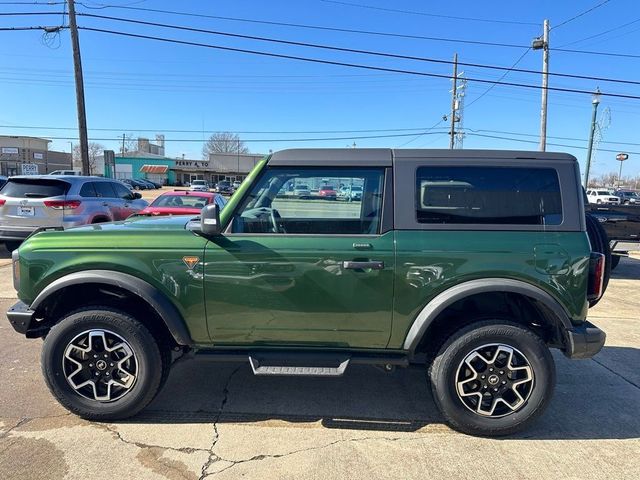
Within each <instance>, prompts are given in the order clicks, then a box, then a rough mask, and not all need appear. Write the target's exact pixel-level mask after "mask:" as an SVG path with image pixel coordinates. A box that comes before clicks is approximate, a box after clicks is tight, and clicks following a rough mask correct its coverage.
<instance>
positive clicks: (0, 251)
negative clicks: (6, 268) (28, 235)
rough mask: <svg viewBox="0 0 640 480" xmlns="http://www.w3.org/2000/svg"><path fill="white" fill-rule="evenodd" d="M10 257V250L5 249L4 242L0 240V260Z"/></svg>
mask: <svg viewBox="0 0 640 480" xmlns="http://www.w3.org/2000/svg"><path fill="white" fill-rule="evenodd" d="M8 258H11V252H10V251H9V250H7V247H6V246H5V244H4V243H1V242H0V260H2V259H8Z"/></svg>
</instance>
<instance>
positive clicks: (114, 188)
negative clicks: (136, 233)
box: [0, 175, 148, 250]
mask: <svg viewBox="0 0 640 480" xmlns="http://www.w3.org/2000/svg"><path fill="white" fill-rule="evenodd" d="M147 205H148V203H147V202H146V201H145V200H142V199H141V196H140V194H139V193H136V192H132V191H131V190H129V189H128V188H127V187H126V186H125V185H124V184H122V183H120V182H118V181H117V180H112V179H109V178H100V177H82V176H66V175H59V176H54V175H30V176H17V177H10V178H9V179H8V181H7V183H6V184H5V185H4V187H2V189H1V190H0V242H4V243H5V245H6V247H7V249H8V250H15V249H16V248H18V246H20V243H21V242H22V241H23V240H24V239H25V238H27V237H28V236H29V235H31V233H33V232H34V231H35V230H37V229H39V228H42V227H63V228H69V227H76V226H79V225H86V224H90V223H102V222H113V221H117V220H124V219H125V218H127V217H128V216H129V215H132V214H134V213H137V212H138V211H140V210H142V209H143V208H145V207H146V206H147Z"/></svg>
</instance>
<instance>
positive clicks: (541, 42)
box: [531, 20, 550, 152]
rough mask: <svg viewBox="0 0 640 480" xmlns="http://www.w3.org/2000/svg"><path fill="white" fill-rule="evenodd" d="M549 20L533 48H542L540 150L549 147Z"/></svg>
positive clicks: (532, 45)
mask: <svg viewBox="0 0 640 480" xmlns="http://www.w3.org/2000/svg"><path fill="white" fill-rule="evenodd" d="M549 30H550V28H549V20H545V21H544V25H543V33H542V38H540V37H538V38H534V39H533V42H532V44H531V48H532V49H533V50H542V106H541V107H540V151H542V152H544V151H545V150H546V149H547V98H548V95H549V90H548V87H549Z"/></svg>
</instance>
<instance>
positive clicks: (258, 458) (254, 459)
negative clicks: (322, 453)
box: [200, 433, 433, 480]
mask: <svg viewBox="0 0 640 480" xmlns="http://www.w3.org/2000/svg"><path fill="white" fill-rule="evenodd" d="M432 437H433V434H431V433H430V434H428V435H420V436H416V437H411V438H406V437H360V438H346V439H341V440H335V441H333V442H330V443H327V444H325V445H320V446H317V447H308V448H301V449H298V450H292V451H291V452H287V453H276V454H272V455H269V454H264V455H263V454H261V455H254V456H253V457H251V458H246V459H243V460H229V459H226V458H222V457H218V458H219V459H220V460H223V461H225V462H230V463H231V465H229V466H228V467H225V468H223V469H222V470H220V471H218V472H214V473H210V474H208V475H205V476H204V477H201V479H200V480H202V479H203V478H207V477H210V476H213V475H218V474H220V473H222V472H224V471H226V470H229V469H231V468H233V467H235V466H236V465H239V464H242V463H250V462H257V461H261V460H266V459H270V458H282V457H288V456H290V455H295V454H296V453H304V452H311V451H314V450H322V449H325V448H329V447H332V446H334V445H337V444H339V443H350V442H354V443H355V442H365V441H368V440H386V441H388V442H398V441H414V440H421V439H423V438H432Z"/></svg>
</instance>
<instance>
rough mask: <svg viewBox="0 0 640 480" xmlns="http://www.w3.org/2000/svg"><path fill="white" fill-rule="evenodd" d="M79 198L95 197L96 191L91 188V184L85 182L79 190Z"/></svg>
mask: <svg viewBox="0 0 640 480" xmlns="http://www.w3.org/2000/svg"><path fill="white" fill-rule="evenodd" d="M80 196H81V197H89V198H92V197H96V196H97V195H96V189H95V188H94V186H93V182H87V183H85V184H84V185H82V188H80Z"/></svg>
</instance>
